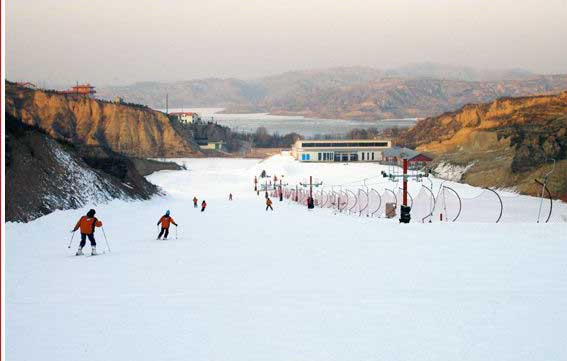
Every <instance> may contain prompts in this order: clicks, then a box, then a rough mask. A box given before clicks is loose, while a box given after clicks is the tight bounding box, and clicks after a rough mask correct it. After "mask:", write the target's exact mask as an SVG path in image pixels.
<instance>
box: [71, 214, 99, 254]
mask: <svg viewBox="0 0 567 361" xmlns="http://www.w3.org/2000/svg"><path fill="white" fill-rule="evenodd" d="M95 213H96V211H95V210H94V209H91V210H90V211H88V212H87V215H86V216H82V217H81V218H80V219H79V221H78V222H77V224H76V225H75V228H73V230H72V231H71V232H75V231H76V230H77V229H79V228H80V229H81V244H80V245H79V249H78V250H77V253H76V254H75V255H77V256H80V255H82V254H83V247H84V246H85V243H86V242H87V237H88V238H89V241H90V242H91V255H93V256H94V255H96V254H97V253H96V240H95V238H94V231H95V227H102V222H101V221H99V220H98V219H97V218H96V217H95V216H94V215H95Z"/></svg>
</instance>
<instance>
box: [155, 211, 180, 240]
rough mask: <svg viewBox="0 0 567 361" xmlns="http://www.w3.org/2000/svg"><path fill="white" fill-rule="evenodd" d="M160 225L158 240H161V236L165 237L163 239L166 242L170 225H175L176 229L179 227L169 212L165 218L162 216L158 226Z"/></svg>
mask: <svg viewBox="0 0 567 361" xmlns="http://www.w3.org/2000/svg"><path fill="white" fill-rule="evenodd" d="M160 223H161V231H160V232H159V234H158V236H157V239H161V236H163V239H164V240H166V239H167V236H168V235H169V225H170V224H171V223H173V224H174V225H175V227H177V223H175V221H174V220H173V218H172V217H171V216H170V215H169V210H168V211H166V212H165V214H164V215H163V216H161V218H160V219H159V221H158V222H157V225H158V226H159V224H160Z"/></svg>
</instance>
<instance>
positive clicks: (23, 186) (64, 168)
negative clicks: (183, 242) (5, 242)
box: [5, 114, 159, 222]
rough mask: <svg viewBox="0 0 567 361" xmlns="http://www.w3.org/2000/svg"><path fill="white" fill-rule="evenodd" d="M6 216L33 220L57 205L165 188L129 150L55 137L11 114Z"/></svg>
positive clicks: (138, 194) (126, 196)
mask: <svg viewBox="0 0 567 361" xmlns="http://www.w3.org/2000/svg"><path fill="white" fill-rule="evenodd" d="M5 164H6V220H7V221H18V222H20V221H23V222H27V221H31V220H33V219H35V218H38V217H41V216H43V215H46V214H49V213H51V212H53V211H55V210H57V209H70V208H79V207H83V206H86V205H95V204H100V203H105V202H107V201H110V200H112V199H116V198H119V199H125V200H132V199H148V198H150V197H151V196H152V195H154V194H157V193H159V189H158V188H157V187H156V186H154V185H153V184H151V183H149V182H148V181H147V180H146V179H145V178H144V177H143V176H142V175H140V173H139V172H138V170H137V169H136V167H135V166H134V163H133V162H132V161H131V160H130V159H129V158H128V157H126V156H123V155H120V154H117V153H115V152H113V151H111V150H109V149H105V148H102V147H99V146H86V145H73V144H71V143H67V142H64V141H61V140H59V141H58V140H55V139H53V138H52V137H51V136H50V135H48V134H47V132H46V131H44V130H43V129H41V128H38V127H34V126H30V125H27V124H24V123H23V122H21V121H20V120H19V119H17V118H14V117H12V116H11V115H10V114H6V154H5Z"/></svg>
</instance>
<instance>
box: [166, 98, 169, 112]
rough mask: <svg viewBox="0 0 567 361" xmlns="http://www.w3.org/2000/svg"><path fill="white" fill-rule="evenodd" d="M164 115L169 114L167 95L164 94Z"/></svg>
mask: <svg viewBox="0 0 567 361" xmlns="http://www.w3.org/2000/svg"><path fill="white" fill-rule="evenodd" d="M165 114H169V94H168V93H165Z"/></svg>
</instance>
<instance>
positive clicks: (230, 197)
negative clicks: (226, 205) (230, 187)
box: [228, 193, 232, 201]
mask: <svg viewBox="0 0 567 361" xmlns="http://www.w3.org/2000/svg"><path fill="white" fill-rule="evenodd" d="M228 200H229V201H231V200H232V193H230V194H229V195H228Z"/></svg>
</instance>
